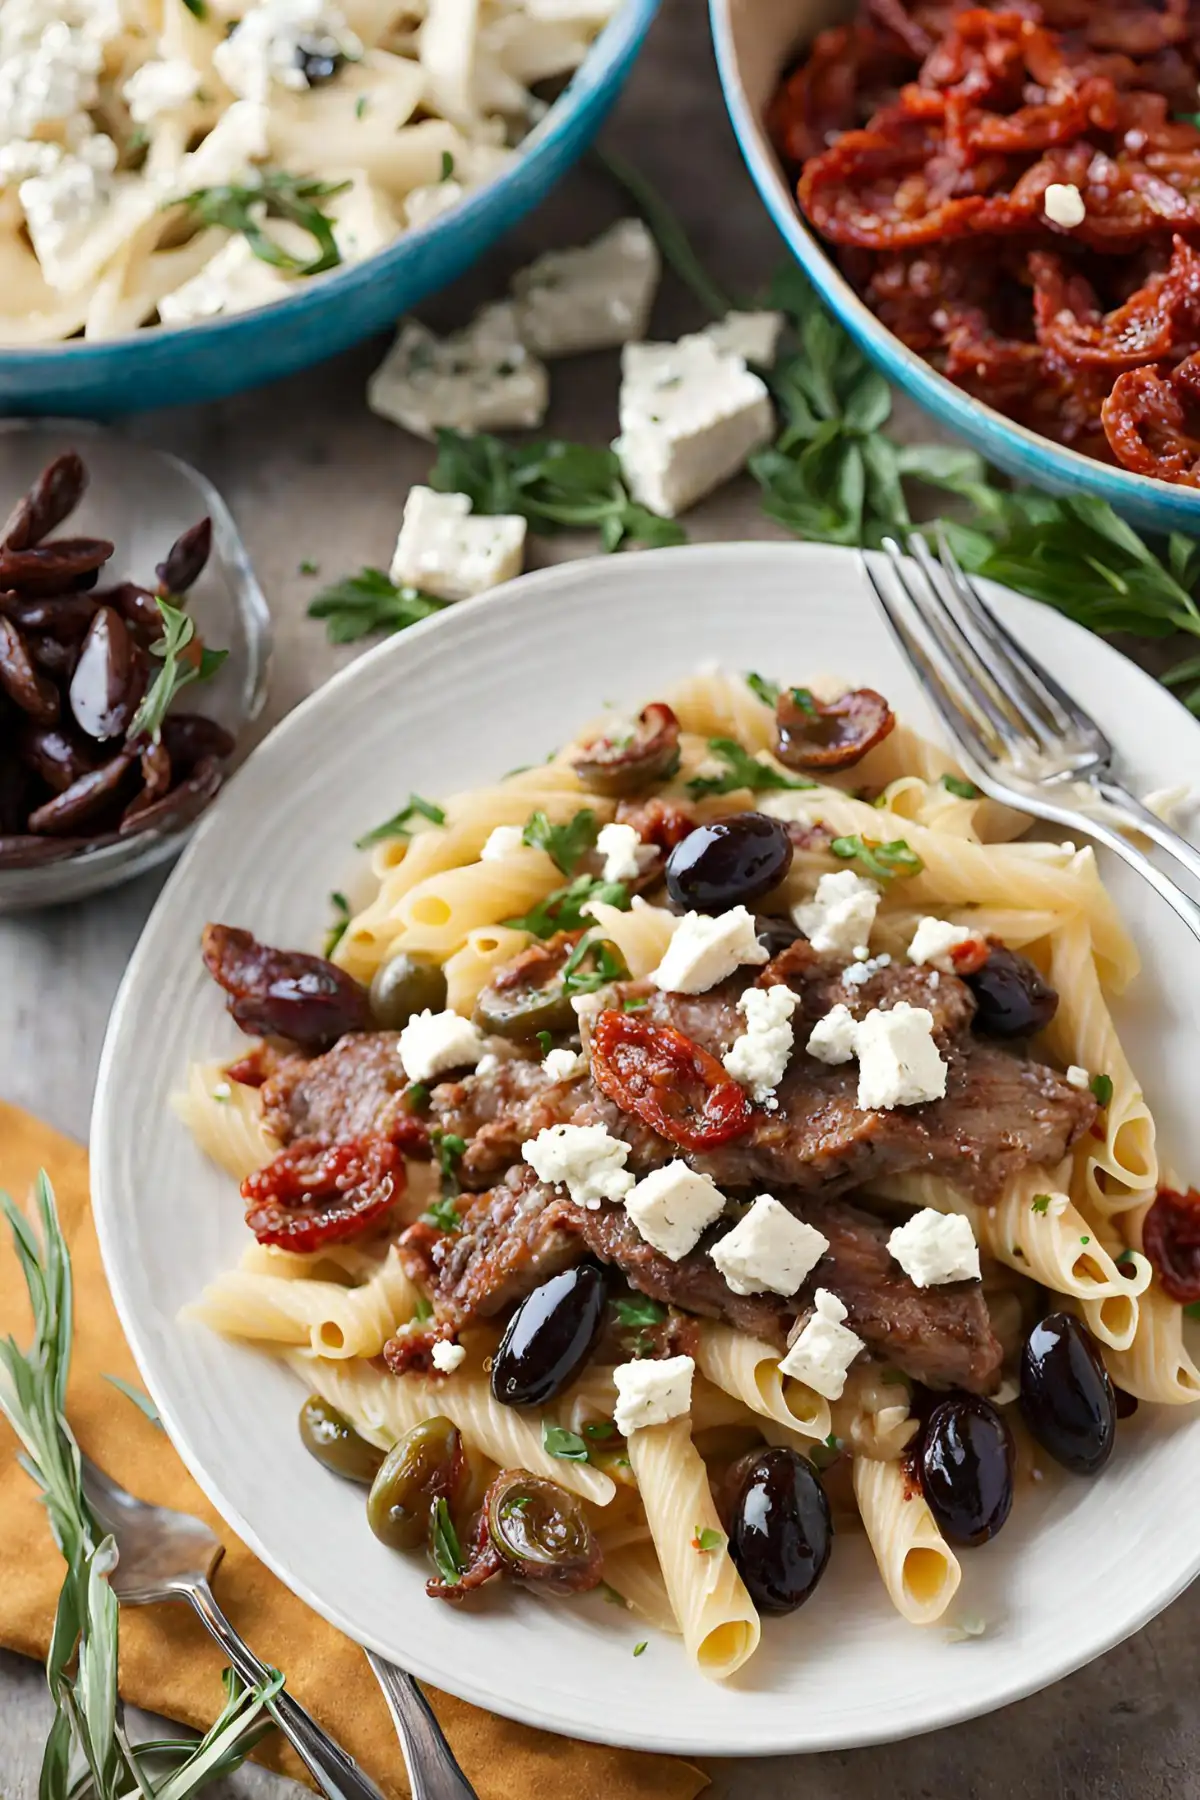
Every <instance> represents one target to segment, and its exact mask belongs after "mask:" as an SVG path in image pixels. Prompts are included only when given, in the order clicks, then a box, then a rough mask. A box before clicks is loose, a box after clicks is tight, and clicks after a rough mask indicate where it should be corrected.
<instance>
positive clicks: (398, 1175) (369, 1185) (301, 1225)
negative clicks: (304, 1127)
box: [242, 1138, 404, 1253]
mask: <svg viewBox="0 0 1200 1800" xmlns="http://www.w3.org/2000/svg"><path fill="white" fill-rule="evenodd" d="M403 1192H404V1157H403V1155H402V1153H401V1152H400V1150H399V1149H398V1148H397V1147H396V1145H395V1144H392V1143H389V1142H388V1140H387V1139H386V1138H362V1139H356V1140H350V1141H348V1142H345V1143H338V1144H322V1143H319V1142H318V1141H317V1140H316V1139H315V1138H298V1139H297V1140H296V1142H295V1143H293V1144H289V1145H288V1147H287V1149H286V1150H281V1151H280V1152H279V1155H278V1156H277V1157H276V1158H275V1160H274V1161H273V1162H270V1163H268V1164H267V1166H266V1168H265V1169H259V1170H257V1172H256V1173H255V1174H253V1175H248V1176H247V1177H246V1179H245V1181H243V1183H242V1198H243V1200H245V1202H246V1223H247V1225H248V1226H249V1227H250V1229H251V1231H252V1232H253V1233H254V1235H255V1237H256V1238H257V1239H258V1241H259V1243H260V1244H274V1245H277V1246H278V1247H279V1248H280V1249H282V1250H295V1251H298V1252H301V1253H304V1252H308V1251H311V1250H319V1249H321V1247H322V1245H324V1244H337V1243H341V1242H343V1241H344V1240H345V1239H346V1238H352V1237H359V1236H361V1234H362V1233H363V1232H364V1231H369V1230H370V1229H371V1228H372V1226H375V1225H378V1224H379V1223H380V1222H381V1221H382V1220H383V1218H384V1217H385V1216H386V1214H387V1212H388V1210H389V1209H390V1207H391V1206H392V1204H393V1202H394V1201H396V1200H397V1199H398V1198H399V1197H400V1195H401V1194H402V1193H403Z"/></svg>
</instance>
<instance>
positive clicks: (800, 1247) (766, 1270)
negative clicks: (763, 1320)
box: [709, 1194, 829, 1298]
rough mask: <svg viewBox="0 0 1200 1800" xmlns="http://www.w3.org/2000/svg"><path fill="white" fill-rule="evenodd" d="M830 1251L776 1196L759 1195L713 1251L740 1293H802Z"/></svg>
mask: <svg viewBox="0 0 1200 1800" xmlns="http://www.w3.org/2000/svg"><path fill="white" fill-rule="evenodd" d="M828 1248H829V1239H828V1238H827V1237H825V1236H824V1235H823V1234H822V1233H821V1232H819V1231H818V1230H817V1229H816V1227H815V1226H813V1225H806V1224H805V1222H804V1220H803V1219H797V1218H796V1217H794V1215H793V1214H792V1213H790V1212H789V1211H788V1209H787V1207H786V1206H781V1205H780V1203H779V1201H778V1200H776V1199H775V1198H774V1196H773V1195H771V1194H760V1195H759V1196H758V1198H757V1200H755V1202H754V1204H753V1205H752V1206H751V1208H750V1211H749V1212H748V1213H747V1214H746V1215H745V1217H744V1218H742V1219H739V1221H738V1223H737V1224H736V1225H735V1226H734V1228H733V1230H732V1231H730V1232H727V1233H726V1234H725V1236H724V1237H723V1238H721V1239H719V1240H718V1242H717V1243H715V1244H714V1245H713V1247H712V1249H711V1250H710V1251H709V1255H710V1256H711V1257H712V1260H713V1262H714V1263H715V1264H716V1265H717V1267H718V1269H720V1271H721V1273H722V1275H723V1276H724V1277H725V1283H726V1286H727V1287H728V1288H730V1290H731V1291H732V1292H733V1293H735V1294H764V1293H766V1294H783V1295H784V1296H785V1297H788V1298H790V1296H791V1295H792V1294H794V1293H796V1292H797V1290H798V1289H799V1287H800V1284H801V1283H802V1282H803V1281H804V1280H805V1279H806V1278H807V1277H808V1276H809V1275H810V1274H811V1273H812V1271H813V1270H814V1269H815V1268H816V1266H817V1264H818V1263H819V1262H820V1260H821V1258H822V1257H823V1256H824V1254H825V1252H826V1251H827V1250H828Z"/></svg>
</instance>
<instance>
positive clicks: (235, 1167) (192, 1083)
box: [171, 1062, 280, 1181]
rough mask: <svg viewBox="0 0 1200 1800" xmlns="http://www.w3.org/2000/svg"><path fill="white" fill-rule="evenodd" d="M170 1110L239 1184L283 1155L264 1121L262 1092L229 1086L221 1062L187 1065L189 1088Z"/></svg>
mask: <svg viewBox="0 0 1200 1800" xmlns="http://www.w3.org/2000/svg"><path fill="white" fill-rule="evenodd" d="M171 1105H172V1107H173V1108H174V1110H175V1113H176V1115H177V1117H178V1118H180V1119H182V1121H183V1123H184V1124H185V1125H186V1126H187V1128H188V1130H189V1131H190V1132H191V1134H192V1136H193V1137H194V1138H195V1140H196V1143H197V1144H198V1145H199V1147H200V1149H201V1150H203V1152H204V1154H205V1155H206V1156H209V1157H211V1158H212V1160H213V1162H215V1163H219V1164H220V1166H221V1168H223V1169H224V1170H225V1171H226V1173H227V1174H230V1175H232V1176H233V1178H234V1180H235V1181H244V1180H245V1179H246V1177H247V1175H253V1174H254V1172H255V1170H256V1169H262V1168H265V1167H266V1165H267V1164H268V1163H269V1162H270V1161H271V1160H272V1158H273V1157H275V1156H277V1155H278V1154H279V1150H280V1144H279V1140H278V1138H275V1137H272V1135H271V1133H270V1132H269V1131H268V1130H267V1128H266V1126H265V1125H264V1124H263V1122H262V1095H261V1094H260V1092H259V1090H258V1089H257V1088H252V1087H246V1086H245V1085H244V1084H243V1083H242V1082H240V1081H230V1080H229V1079H228V1077H227V1076H226V1074H225V1069H224V1066H223V1065H222V1064H221V1063H219V1062H194V1063H189V1064H188V1072H187V1085H186V1087H184V1088H183V1089H182V1090H181V1092H179V1093H177V1094H172V1096H171Z"/></svg>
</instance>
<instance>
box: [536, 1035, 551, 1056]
mask: <svg viewBox="0 0 1200 1800" xmlns="http://www.w3.org/2000/svg"><path fill="white" fill-rule="evenodd" d="M536 1036H537V1041H538V1049H539V1050H540V1051H541V1053H542V1055H543V1056H549V1054H550V1052H551V1050H553V1048H554V1033H553V1032H551V1031H539V1032H537V1033H536Z"/></svg>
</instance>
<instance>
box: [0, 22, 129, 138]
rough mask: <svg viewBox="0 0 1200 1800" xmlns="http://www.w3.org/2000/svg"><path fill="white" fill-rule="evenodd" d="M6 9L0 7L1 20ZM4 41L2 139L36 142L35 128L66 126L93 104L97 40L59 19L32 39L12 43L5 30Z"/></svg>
mask: <svg viewBox="0 0 1200 1800" xmlns="http://www.w3.org/2000/svg"><path fill="white" fill-rule="evenodd" d="M9 3H10V0H5V4H4V5H3V6H0V15H2V14H6V13H7V11H8V5H9ZM59 10H61V9H59ZM4 41H5V45H6V48H5V54H4V60H3V61H2V62H0V136H3V137H4V138H5V139H6V140H7V139H10V138H32V137H36V136H37V134H38V127H39V126H42V125H50V124H57V123H59V122H61V121H65V122H70V121H72V120H74V119H76V118H78V117H79V115H80V114H82V113H86V112H87V110H88V108H89V107H92V106H94V105H95V104H96V103H97V101H98V99H99V97H100V90H99V85H98V76H99V74H100V70H101V68H102V67H103V63H104V49H103V46H102V44H101V43H100V42H99V41H98V40H97V39H96V38H94V37H92V36H90V35H88V34H85V33H84V32H82V31H75V30H72V28H71V25H70V24H69V23H68V22H67V20H65V19H63V18H50V19H49V20H48V21H47V22H45V23H44V24H42V26H41V27H40V29H39V31H38V32H37V35H36V36H35V37H32V38H24V37H20V36H18V37H10V36H9V33H8V32H7V30H5V31H4ZM9 44H11V45H12V48H11V49H10V48H8V47H7V46H8V45H9Z"/></svg>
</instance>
